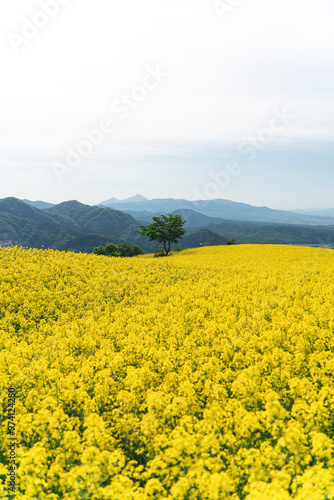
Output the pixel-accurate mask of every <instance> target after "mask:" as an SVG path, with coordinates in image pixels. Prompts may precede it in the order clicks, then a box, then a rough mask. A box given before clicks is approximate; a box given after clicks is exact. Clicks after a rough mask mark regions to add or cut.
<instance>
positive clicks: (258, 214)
mask: <svg viewBox="0 0 334 500" xmlns="http://www.w3.org/2000/svg"><path fill="white" fill-rule="evenodd" d="M120 204H121V206H122V211H123V212H128V213H130V214H131V215H135V214H136V213H137V214H138V215H135V216H136V218H138V219H141V220H148V218H150V217H152V215H160V214H167V213H172V212H175V211H176V210H181V209H190V210H194V211H195V212H198V213H200V214H202V215H206V216H209V217H215V218H220V219H224V220H230V221H240V222H241V221H242V222H244V221H249V222H271V223H275V224H298V225H300V224H302V225H324V226H325V225H326V226H334V217H333V218H329V217H324V216H316V215H308V214H304V213H296V212H288V211H284V210H273V209H271V208H268V207H254V206H253V205H248V204H246V203H237V202H234V201H229V200H223V199H216V200H199V201H189V200H183V199H174V198H165V199H159V198H156V199H153V200H147V199H146V198H144V197H143V196H141V195H136V196H134V197H132V198H128V199H126V200H117V201H115V198H111V199H110V200H107V201H105V202H102V203H101V204H100V205H102V206H107V207H109V208H117V209H119V208H120Z"/></svg>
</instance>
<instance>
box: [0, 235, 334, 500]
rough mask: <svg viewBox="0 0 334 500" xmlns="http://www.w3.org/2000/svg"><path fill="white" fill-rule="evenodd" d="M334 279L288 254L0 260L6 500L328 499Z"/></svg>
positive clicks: (306, 254) (289, 250)
mask: <svg viewBox="0 0 334 500" xmlns="http://www.w3.org/2000/svg"><path fill="white" fill-rule="evenodd" d="M333 276H334V252H333V251H332V250H323V249H312V248H296V247H288V246H274V245H268V246H257V245H241V246H231V247H226V246H224V247H211V248H202V249H196V250H186V251H183V252H181V253H179V254H177V255H172V256H171V257H168V258H162V259H154V258H153V257H151V256H143V257H135V258H126V259H121V258H108V257H101V256H95V255H86V254H74V253H65V252H57V251H48V250H47V251H39V250H25V249H20V248H8V249H0V280H1V292H0V388H1V419H2V420H1V427H0V431H1V436H0V438H1V447H0V462H1V464H2V465H0V479H1V485H0V498H14V497H15V499H16V500H32V499H38V500H58V499H66V500H77V499H84V500H88V499H96V500H107V499H108V500H109V499H110V500H125V499H126V500H131V499H133V500H149V499H152V500H153V499H161V498H170V499H176V500H183V499H184V500H186V499H187V500H193V499H201V500H202V499H203V500H204V499H207V500H209V499H210V500H211V499H212V500H224V499H232V500H237V499H247V500H290V499H296V500H333V499H334V455H333V452H334V333H333V331H334V324H333V319H334V280H333ZM11 391H12V392H11ZM13 391H14V392H13ZM14 393H15V398H14V396H13V400H14V399H15V401H14V402H13V400H12V399H11V396H10V395H11V394H14ZM14 407H15V416H13V411H14ZM13 443H14V444H15V446H13ZM13 450H14V451H13ZM14 455H15V458H13V462H12V463H13V465H12V467H13V469H12V477H13V475H14V474H15V477H16V479H15V481H16V491H15V493H14V492H12V491H11V490H10V484H11V483H10V477H11V476H10V475H9V472H10V471H9V467H10V465H9V460H10V457H13V456H14ZM14 495H15V496H14Z"/></svg>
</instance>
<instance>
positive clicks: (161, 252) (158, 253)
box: [154, 248, 165, 257]
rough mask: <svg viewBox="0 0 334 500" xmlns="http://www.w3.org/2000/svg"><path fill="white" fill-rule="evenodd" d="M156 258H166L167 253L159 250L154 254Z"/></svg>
mask: <svg viewBox="0 0 334 500" xmlns="http://www.w3.org/2000/svg"><path fill="white" fill-rule="evenodd" d="M154 257H165V251H164V250H163V249H162V248H158V249H157V250H156V251H155V252H154Z"/></svg>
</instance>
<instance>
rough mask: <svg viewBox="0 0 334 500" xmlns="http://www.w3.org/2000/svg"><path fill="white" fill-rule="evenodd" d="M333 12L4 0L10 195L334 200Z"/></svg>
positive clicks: (285, 0) (277, 4) (312, 7)
mask: <svg viewBox="0 0 334 500" xmlns="http://www.w3.org/2000/svg"><path fill="white" fill-rule="evenodd" d="M333 19H334V2H333V1H332V0H317V1H315V0H314V1H310V0H293V1H292V0H243V1H242V0H239V1H237V0H226V1H224V0H221V1H214V0H168V1H167V0H122V1H118V2H116V1H113V0H94V1H93V0H38V1H35V0H11V1H10V2H9V1H6V2H1V4H0V29H1V44H0V55H1V79H0V110H1V117H0V132H1V143H0V174H1V184H0V198H4V197H7V196H16V197H18V198H28V199H32V200H37V199H38V200H44V201H50V202H54V203H56V202H61V201H64V200H69V199H77V200H79V201H81V202H83V203H89V204H94V203H98V202H100V201H102V200H105V199H107V198H111V197H117V198H126V197H128V196H133V195H135V194H137V193H141V194H142V195H144V196H146V197H148V198H154V197H175V198H181V197H182V198H187V199H199V198H202V199H208V198H224V199H230V200H234V201H241V202H246V203H251V204H253V205H267V206H270V207H272V208H282V209H290V208H306V207H331V206H334V197H333V194H334V168H333V166H334V165H333V153H334V145H333V137H334V121H333V116H334V67H333V62H334V50H333V49H334V30H333ZM97 129H99V130H97Z"/></svg>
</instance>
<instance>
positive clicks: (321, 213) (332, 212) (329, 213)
mask: <svg viewBox="0 0 334 500" xmlns="http://www.w3.org/2000/svg"><path fill="white" fill-rule="evenodd" d="M292 212H295V213H296V214H302V215H312V216H316V217H334V208H305V209H302V210H292Z"/></svg>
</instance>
